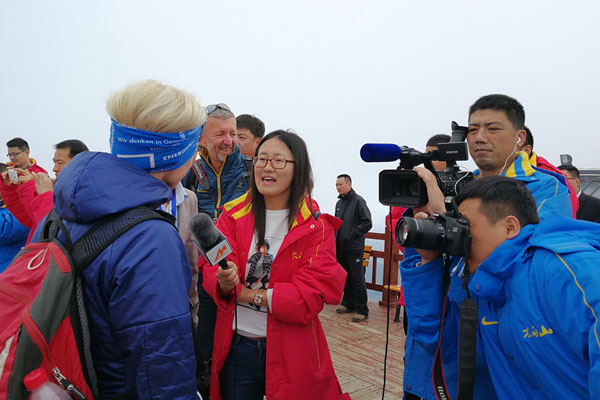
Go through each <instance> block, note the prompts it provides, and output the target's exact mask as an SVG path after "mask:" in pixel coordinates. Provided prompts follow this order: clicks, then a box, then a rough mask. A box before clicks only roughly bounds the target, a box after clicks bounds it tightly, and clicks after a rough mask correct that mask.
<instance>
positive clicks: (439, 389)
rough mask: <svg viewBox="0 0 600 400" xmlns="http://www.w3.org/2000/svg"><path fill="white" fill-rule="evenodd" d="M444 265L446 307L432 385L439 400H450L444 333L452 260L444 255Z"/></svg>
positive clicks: (444, 308)
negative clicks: (444, 361) (444, 360)
mask: <svg viewBox="0 0 600 400" xmlns="http://www.w3.org/2000/svg"><path fill="white" fill-rule="evenodd" d="M443 257H444V264H445V266H446V268H445V273H444V306H443V307H442V315H441V316H440V335H439V339H438V346H437V351H436V353H435V359H434V360H433V374H432V375H433V376H432V383H433V389H434V392H435V396H436V397H437V398H438V400H449V399H450V394H449V393H448V388H447V386H446V378H444V366H443V364H442V333H443V331H444V315H445V314H446V303H447V302H448V291H449V289H450V258H449V257H448V255H447V254H444V255H443Z"/></svg>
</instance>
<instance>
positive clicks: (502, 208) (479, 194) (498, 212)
mask: <svg viewBox="0 0 600 400" xmlns="http://www.w3.org/2000/svg"><path fill="white" fill-rule="evenodd" d="M454 199H455V200H456V204H460V203H462V202H463V201H465V200H466V199H480V200H481V205H480V207H479V211H481V213H482V214H485V215H486V216H487V218H488V219H489V221H490V222H491V223H495V222H497V221H498V220H500V219H501V218H504V217H507V216H509V215H513V216H515V217H516V218H517V219H518V220H519V222H520V223H521V226H525V225H529V224H537V223H538V222H540V219H539V217H538V213H537V205H536V202H535V199H534V198H533V196H532V195H531V192H530V191H529V189H527V186H525V184H524V183H523V182H521V181H520V180H518V179H513V178H507V177H505V176H497V175H494V176H486V177H483V178H479V179H475V180H474V181H471V182H469V183H467V184H466V185H465V186H464V187H463V188H462V189H461V190H460V193H459V194H458V195H457V196H456V197H455V198H454Z"/></svg>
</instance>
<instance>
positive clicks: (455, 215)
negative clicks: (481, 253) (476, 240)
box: [396, 200, 471, 257]
mask: <svg viewBox="0 0 600 400" xmlns="http://www.w3.org/2000/svg"><path fill="white" fill-rule="evenodd" d="M450 204H451V205H450V207H448V208H450V211H448V212H447V213H445V214H438V213H434V214H433V217H432V218H429V219H416V218H411V217H404V218H401V219H400V221H398V224H396V243H398V245H399V246H401V247H414V248H417V249H424V250H439V251H440V252H442V253H445V254H449V255H454V256H459V257H467V256H468V255H469V250H470V249H471V233H470V230H469V221H468V220H467V219H466V218H464V217H463V216H462V214H461V213H460V212H459V211H458V207H457V206H456V203H455V202H454V200H452V201H451V202H450Z"/></svg>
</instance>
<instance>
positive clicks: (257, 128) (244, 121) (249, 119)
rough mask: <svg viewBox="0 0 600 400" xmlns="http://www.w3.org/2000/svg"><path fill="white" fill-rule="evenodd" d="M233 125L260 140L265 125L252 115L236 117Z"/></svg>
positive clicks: (263, 133)
mask: <svg viewBox="0 0 600 400" xmlns="http://www.w3.org/2000/svg"><path fill="white" fill-rule="evenodd" d="M235 123H236V126H237V127H238V128H245V129H248V130H249V131H250V133H252V135H253V136H254V137H256V138H259V139H262V137H263V136H264V135H265V124H264V123H263V122H262V121H261V120H260V119H258V118H256V117H255V116H254V115H250V114H241V115H238V116H237V118H236V119H235Z"/></svg>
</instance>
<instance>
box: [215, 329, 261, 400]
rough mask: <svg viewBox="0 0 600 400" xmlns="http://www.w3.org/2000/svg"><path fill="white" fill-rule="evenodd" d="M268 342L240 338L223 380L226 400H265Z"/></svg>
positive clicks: (222, 391) (230, 351)
mask: <svg viewBox="0 0 600 400" xmlns="http://www.w3.org/2000/svg"><path fill="white" fill-rule="evenodd" d="M266 362H267V339H249V338H247V337H244V336H241V335H238V334H236V335H235V336H234V337H233V342H232V343H231V349H230V350H229V354H228V355H227V360H225V365H223V370H222V371H221V375H220V376H219V381H220V383H221V396H222V397H223V400H263V396H264V395H265V382H266V381H265V376H266Z"/></svg>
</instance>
